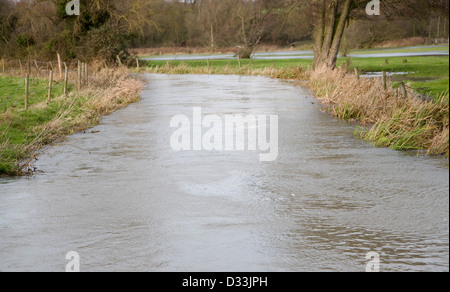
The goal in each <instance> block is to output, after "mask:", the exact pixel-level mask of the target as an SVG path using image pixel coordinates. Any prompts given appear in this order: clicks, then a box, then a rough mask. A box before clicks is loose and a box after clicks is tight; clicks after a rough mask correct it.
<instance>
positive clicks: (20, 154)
mask: <svg viewBox="0 0 450 292" xmlns="http://www.w3.org/2000/svg"><path fill="white" fill-rule="evenodd" d="M54 86H55V87H54V88H53V90H52V99H50V101H49V102H48V104H47V98H48V81H47V80H45V79H38V78H35V79H30V87H29V92H30V95H29V103H28V110H25V80H24V78H20V77H9V76H0V105H1V107H0V133H1V136H0V174H2V173H6V174H10V173H14V172H15V171H16V170H17V169H15V167H16V165H17V163H18V162H19V161H20V160H21V159H24V158H26V157H27V154H28V151H27V148H26V147H25V145H31V144H32V143H33V141H35V140H36V139H37V138H38V136H40V134H41V131H42V129H43V127H44V126H45V125H46V124H48V123H49V122H51V121H52V120H53V119H55V117H57V116H58V115H59V114H60V113H61V112H62V111H64V110H65V109H67V108H68V105H69V104H68V99H61V98H56V97H60V96H61V95H62V94H63V87H62V86H61V84H59V85H58V84H54ZM80 102H81V101H80ZM73 114H76V112H73Z"/></svg>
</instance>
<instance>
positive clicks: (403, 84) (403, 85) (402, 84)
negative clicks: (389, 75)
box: [399, 82, 408, 98]
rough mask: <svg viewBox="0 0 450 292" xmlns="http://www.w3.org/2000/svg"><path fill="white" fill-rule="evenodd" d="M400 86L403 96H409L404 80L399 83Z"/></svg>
mask: <svg viewBox="0 0 450 292" xmlns="http://www.w3.org/2000/svg"><path fill="white" fill-rule="evenodd" d="M399 87H400V93H401V95H402V97H403V98H407V97H408V92H407V91H406V86H405V83H404V82H400V84H399Z"/></svg>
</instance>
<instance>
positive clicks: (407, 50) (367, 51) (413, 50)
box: [348, 46, 449, 55]
mask: <svg viewBox="0 0 450 292" xmlns="http://www.w3.org/2000/svg"><path fill="white" fill-rule="evenodd" d="M440 51H447V52H448V51H449V46H417V47H404V48H402V47H400V48H389V49H379V48H374V49H361V50H353V51H351V52H349V53H348V54H358V55H365V54H390V53H422V52H440Z"/></svg>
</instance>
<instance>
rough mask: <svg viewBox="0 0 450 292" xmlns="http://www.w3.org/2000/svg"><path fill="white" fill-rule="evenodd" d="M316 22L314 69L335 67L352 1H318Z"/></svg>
mask: <svg viewBox="0 0 450 292" xmlns="http://www.w3.org/2000/svg"><path fill="white" fill-rule="evenodd" d="M319 1H321V2H320V3H318V4H319V7H318V13H319V14H318V21H317V24H316V27H315V33H314V38H315V47H314V68H315V69H320V68H324V67H325V68H327V69H331V70H333V69H334V68H335V67H336V61H337V56H338V53H339V49H340V46H341V41H342V37H343V35H344V30H345V24H346V22H347V20H348V18H349V15H350V8H351V5H352V3H353V1H354V0H345V1H344V3H343V5H342V9H341V10H340V9H339V8H340V6H341V3H342V0H331V1H326V0H319Z"/></svg>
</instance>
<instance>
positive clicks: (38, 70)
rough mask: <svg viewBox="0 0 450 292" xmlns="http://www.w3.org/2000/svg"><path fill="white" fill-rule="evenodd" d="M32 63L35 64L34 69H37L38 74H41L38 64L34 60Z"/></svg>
mask: <svg viewBox="0 0 450 292" xmlns="http://www.w3.org/2000/svg"><path fill="white" fill-rule="evenodd" d="M34 65H36V70H37V72H38V74H39V75H41V68H39V65H38V63H37V61H36V60H34Z"/></svg>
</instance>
